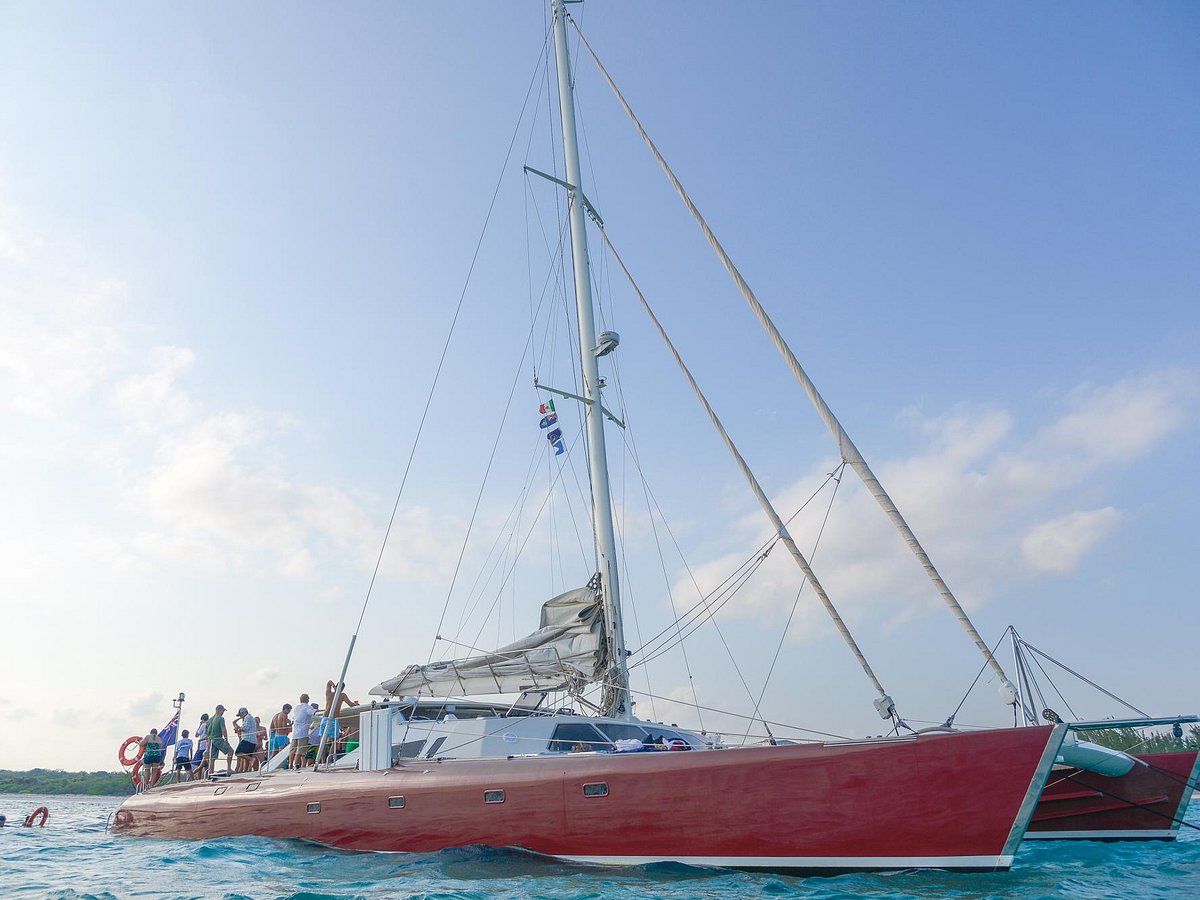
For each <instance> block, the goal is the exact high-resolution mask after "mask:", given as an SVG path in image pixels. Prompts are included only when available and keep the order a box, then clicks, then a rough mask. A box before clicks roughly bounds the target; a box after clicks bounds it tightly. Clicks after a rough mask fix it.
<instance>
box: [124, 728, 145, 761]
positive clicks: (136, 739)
mask: <svg viewBox="0 0 1200 900" xmlns="http://www.w3.org/2000/svg"><path fill="white" fill-rule="evenodd" d="M135 744H136V745H137V755H136V756H134V757H132V758H130V757H127V756H126V755H125V751H126V750H128V749H129V748H130V747H131V746H133V745H135ZM144 752H145V748H143V747H142V739H141V737H140V736H139V735H136V734H135V735H133V736H132V737H127V738H125V743H123V744H122V745H121V749H120V750H118V751H117V759H118V760H120V762H121V765H123V766H125V768H129V767H130V766H132V765H133V764H134V763H137V762H140V761H141V759H142V754H143V753H144Z"/></svg>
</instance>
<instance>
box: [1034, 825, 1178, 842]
mask: <svg viewBox="0 0 1200 900" xmlns="http://www.w3.org/2000/svg"><path fill="white" fill-rule="evenodd" d="M1177 834H1178V832H1177V831H1175V830H1173V829H1170V828H1133V829H1129V830H1126V831H1101V830H1099V829H1093V830H1091V831H1027V832H1025V840H1027V841H1054V840H1074V841H1103V840H1113V839H1118V838H1119V839H1120V840H1136V839H1138V838H1145V839H1146V840H1151V839H1154V840H1159V839H1162V838H1173V837H1175V836H1176V835H1177Z"/></svg>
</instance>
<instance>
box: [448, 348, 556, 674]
mask: <svg viewBox="0 0 1200 900" xmlns="http://www.w3.org/2000/svg"><path fill="white" fill-rule="evenodd" d="M531 350H532V334H530V335H526V338H525V344H524V346H523V347H522V350H521V358H520V360H519V361H518V363H517V366H516V371H515V372H514V374H513V378H512V382H511V384H510V385H509V389H508V397H507V398H506V399H505V402H504V409H503V411H502V412H501V414H500V423H499V425H498V426H497V428H496V436H495V438H494V439H493V441H492V449H491V452H490V453H489V454H488V460H487V465H486V466H485V468H484V472H483V477H482V479H481V481H480V484H479V491H478V492H477V493H476V495H475V504H474V506H473V507H472V509H471V516H470V519H469V520H468V522H467V529H466V533H465V534H464V535H463V539H462V544H461V546H460V547H459V551H458V558H457V560H455V564H454V572H453V573H452V574H451V576H450V585H449V587H448V588H447V590H446V600H445V602H444V603H443V605H442V616H441V619H439V621H438V627H437V631H436V632H435V635H436V634H437V633H439V632H440V631H441V629H442V625H443V624H444V622H445V617H446V610H447V609H448V608H449V605H450V598H451V597H452V596H453V594H454V586H455V585H456V584H457V583H458V575H459V572H460V571H461V569H462V563H463V559H464V557H465V556H466V552H467V547H468V545H469V544H470V540H471V533H472V532H473V531H474V527H475V519H476V517H477V516H478V515H479V507H480V505H481V504H482V503H483V494H484V491H485V490H486V489H487V483H488V478H489V477H490V476H491V473H492V465H493V464H494V463H495V460H496V452H497V450H498V449H499V447H500V438H501V437H502V436H503V434H504V427H505V425H507V424H508V414H509V410H511V409H512V403H513V398H514V397H515V396H516V393H517V387H518V386H519V385H520V383H521V372H522V371H523V370H524V369H525V360H526V357H528V356H529V354H530V351H531ZM436 646H437V637H434V640H433V642H432V643H431V645H430V648H429V657H428V659H426V663H429V662H430V661H432V659H433V651H434V649H435V648H436Z"/></svg>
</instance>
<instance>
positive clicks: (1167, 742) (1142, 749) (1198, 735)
mask: <svg viewBox="0 0 1200 900" xmlns="http://www.w3.org/2000/svg"><path fill="white" fill-rule="evenodd" d="M1079 736H1080V738H1082V739H1083V740H1085V741H1091V742H1092V743H1094V744H1099V745H1100V746H1102V747H1111V748H1112V749H1113V750H1128V751H1129V752H1130V753H1171V752H1173V751H1175V750H1197V749H1200V725H1189V726H1188V727H1187V728H1185V729H1184V732H1183V738H1182V739H1180V740H1176V739H1175V738H1174V737H1173V736H1172V735H1170V734H1161V733H1155V732H1154V731H1148V730H1144V729H1137V728H1098V729H1096V730H1094V731H1081V732H1079Z"/></svg>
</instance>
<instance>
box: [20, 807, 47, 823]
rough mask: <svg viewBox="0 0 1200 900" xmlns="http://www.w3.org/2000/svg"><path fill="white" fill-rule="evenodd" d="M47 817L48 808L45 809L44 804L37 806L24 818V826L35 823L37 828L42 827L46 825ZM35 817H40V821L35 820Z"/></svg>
mask: <svg viewBox="0 0 1200 900" xmlns="http://www.w3.org/2000/svg"><path fill="white" fill-rule="evenodd" d="M49 818H50V810H48V809H46V807H44V806H39V807H38V808H37V809H35V810H34V811H33V812H31V813H30V814H29V815H28V816H27V817H26V818H25V826H24V827H26V828H32V827H33V826H34V825H37V827H38V828H44V827H45V825H46V820H47V819H49ZM35 819H40V821H36V822H35V821H34V820H35Z"/></svg>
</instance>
